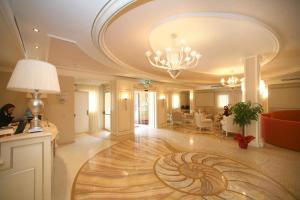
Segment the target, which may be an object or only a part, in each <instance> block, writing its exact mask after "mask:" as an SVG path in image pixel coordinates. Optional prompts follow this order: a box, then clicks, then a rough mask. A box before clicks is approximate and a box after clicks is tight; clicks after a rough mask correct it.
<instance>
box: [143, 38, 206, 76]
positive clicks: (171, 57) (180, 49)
mask: <svg viewBox="0 0 300 200" xmlns="http://www.w3.org/2000/svg"><path fill="white" fill-rule="evenodd" d="M171 38H172V47H167V48H166V49H165V53H163V52H162V51H161V50H157V51H155V53H152V52H151V51H147V52H146V56H147V58H148V61H149V63H150V64H151V65H152V66H154V67H157V68H161V69H165V70H167V72H168V73H169V74H170V76H171V77H172V78H173V79H176V77H177V76H178V75H179V74H180V73H181V71H182V70H185V69H188V68H192V67H195V66H197V64H198V61H199V59H200V58H201V55H200V54H199V53H197V52H196V51H194V50H192V49H191V47H189V46H187V45H185V41H184V40H180V41H179V40H178V39H177V35H176V34H172V35H171Z"/></svg>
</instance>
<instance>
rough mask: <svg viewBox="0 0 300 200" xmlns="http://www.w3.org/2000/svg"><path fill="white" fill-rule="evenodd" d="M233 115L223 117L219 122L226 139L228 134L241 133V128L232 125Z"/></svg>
mask: <svg viewBox="0 0 300 200" xmlns="http://www.w3.org/2000/svg"><path fill="white" fill-rule="evenodd" d="M233 118H234V115H229V116H223V120H221V124H222V131H224V132H225V134H226V137H227V136H228V133H241V131H242V128H241V127H240V126H239V125H237V124H234V123H233Z"/></svg>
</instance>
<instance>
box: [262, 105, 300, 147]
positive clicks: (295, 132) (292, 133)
mask: <svg viewBox="0 0 300 200" xmlns="http://www.w3.org/2000/svg"><path fill="white" fill-rule="evenodd" d="M261 133H262V137H263V138H264V140H265V142H266V143H269V144H273V145H276V146H279V147H283V148H287V149H292V150H296V151H300V110H284V111H276V112H271V113H265V114H262V115H261Z"/></svg>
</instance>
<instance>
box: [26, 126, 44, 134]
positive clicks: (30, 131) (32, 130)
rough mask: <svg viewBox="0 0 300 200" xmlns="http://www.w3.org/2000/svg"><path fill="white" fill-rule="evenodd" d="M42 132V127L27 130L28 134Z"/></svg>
mask: <svg viewBox="0 0 300 200" xmlns="http://www.w3.org/2000/svg"><path fill="white" fill-rule="evenodd" d="M42 131H44V130H43V128H42V127H32V128H30V129H29V130H28V133H36V132H42Z"/></svg>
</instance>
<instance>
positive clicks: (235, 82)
mask: <svg viewBox="0 0 300 200" xmlns="http://www.w3.org/2000/svg"><path fill="white" fill-rule="evenodd" d="M220 83H221V85H223V86H227V87H236V86H238V85H239V84H240V80H239V79H238V78H237V77H236V76H234V75H233V71H232V72H231V76H230V77H229V78H228V79H227V81H226V80H225V78H221V80H220Z"/></svg>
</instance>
